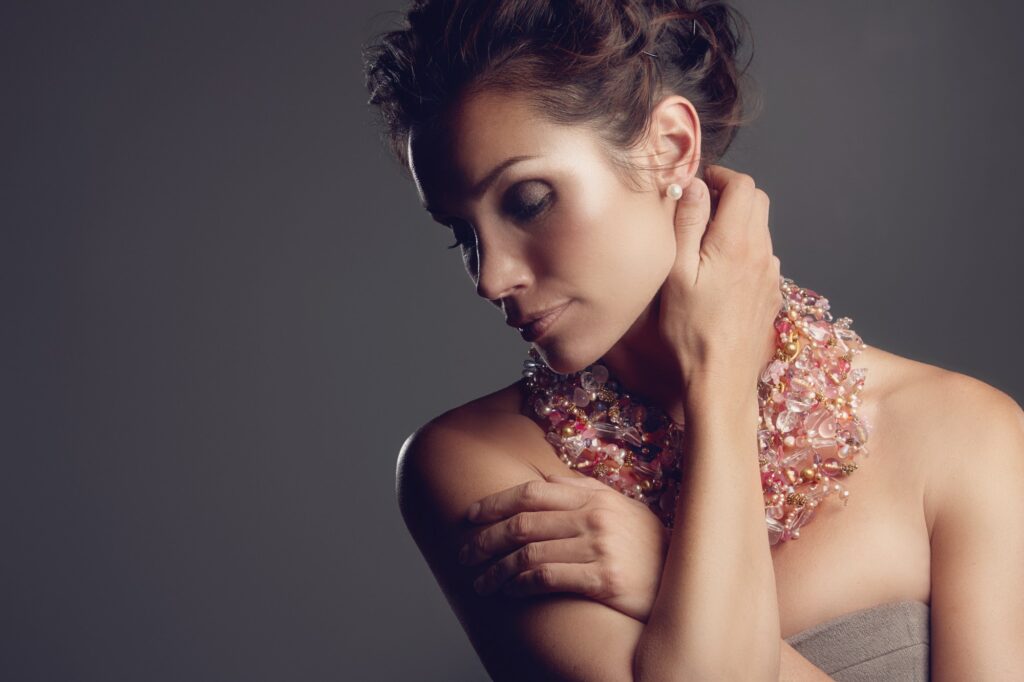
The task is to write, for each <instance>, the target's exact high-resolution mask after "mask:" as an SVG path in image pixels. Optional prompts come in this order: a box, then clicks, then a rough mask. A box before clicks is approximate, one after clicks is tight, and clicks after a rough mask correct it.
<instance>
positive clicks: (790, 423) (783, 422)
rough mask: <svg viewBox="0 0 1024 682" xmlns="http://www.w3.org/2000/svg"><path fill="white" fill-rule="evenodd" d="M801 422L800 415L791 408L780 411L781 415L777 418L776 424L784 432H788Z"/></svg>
mask: <svg viewBox="0 0 1024 682" xmlns="http://www.w3.org/2000/svg"><path fill="white" fill-rule="evenodd" d="M799 422H800V415H799V414H797V413H796V412H793V411H791V410H783V411H782V412H780V413H779V416H778V417H777V418H776V419H775V426H776V427H777V428H778V429H779V431H781V432H782V433H788V432H790V431H792V430H793V429H794V428H795V427H796V425H797V424H798V423H799Z"/></svg>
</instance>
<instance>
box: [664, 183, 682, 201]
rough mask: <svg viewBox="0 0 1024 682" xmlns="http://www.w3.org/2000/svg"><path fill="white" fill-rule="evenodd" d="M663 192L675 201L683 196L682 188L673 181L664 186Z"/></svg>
mask: <svg viewBox="0 0 1024 682" xmlns="http://www.w3.org/2000/svg"><path fill="white" fill-rule="evenodd" d="M665 194H667V195H668V197H669V198H670V199H675V200H676V201H679V199H681V198H682V196H683V188H682V187H680V186H679V185H678V184H676V183H674V182H673V183H672V184H671V185H669V186H668V187H666V188H665Z"/></svg>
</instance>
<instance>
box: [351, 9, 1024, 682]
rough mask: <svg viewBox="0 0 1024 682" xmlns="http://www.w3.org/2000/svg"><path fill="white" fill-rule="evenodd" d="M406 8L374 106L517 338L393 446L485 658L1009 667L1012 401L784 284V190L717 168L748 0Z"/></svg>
mask: <svg viewBox="0 0 1024 682" xmlns="http://www.w3.org/2000/svg"><path fill="white" fill-rule="evenodd" d="M407 19H408V26H407V27H406V28H404V29H403V30H399V31H395V32H392V33H389V34H387V35H385V36H384V37H383V38H382V40H381V41H380V43H379V44H377V45H375V46H374V47H372V48H371V49H370V50H368V52H367V60H368V61H367V82H368V86H369V88H370V91H371V102H372V103H373V104H375V105H377V106H378V107H380V109H381V111H382V114H383V120H384V122H385V124H386V126H387V127H386V132H387V135H388V140H389V142H390V144H391V146H392V149H393V151H394V152H395V154H396V156H397V157H398V159H399V160H400V161H401V162H402V163H403V164H404V166H405V167H406V168H407V169H408V170H409V172H410V175H411V176H412V178H413V180H414V181H415V184H416V186H417V190H418V191H419V193H420V196H421V198H422V199H423V201H424V205H425V207H426V209H427V210H428V211H429V212H430V213H431V215H432V216H433V218H434V219H435V220H437V221H438V222H440V223H442V224H444V225H447V226H448V227H450V228H451V229H452V231H453V233H454V236H455V238H456V240H457V244H458V246H459V247H460V248H461V249H462V255H463V260H464V264H465V267H466V269H467V271H468V272H469V274H470V276H471V277H472V279H473V281H474V283H475V285H476V289H477V293H478V294H479V295H480V296H482V297H484V298H486V299H487V300H488V301H490V302H491V303H493V304H495V305H496V306H498V307H500V308H501V309H502V310H503V311H504V314H505V316H506V318H507V320H508V323H509V324H510V325H512V326H515V327H517V328H520V331H521V333H522V335H523V337H524V339H525V340H527V341H528V342H529V343H530V344H531V352H532V355H531V357H530V358H529V359H528V360H527V362H526V363H525V365H524V377H523V378H522V380H520V381H517V382H515V383H513V384H511V385H509V386H507V387H505V388H503V389H501V390H499V391H496V392H494V393H492V394H489V395H486V396H483V397H481V398H479V399H476V400H473V401H471V402H469V403H467V404H465V405H462V406H459V407H457V408H454V409H451V410H449V411H447V412H445V413H444V414H442V415H441V416H439V417H437V418H435V419H433V420H431V421H430V422H429V423H428V424H426V425H424V426H423V427H422V428H420V429H418V430H417V432H416V433H415V434H413V435H412V436H411V437H410V438H409V440H408V441H407V442H406V443H405V446H404V447H403V450H402V453H401V456H400V461H399V477H398V491H399V502H400V505H401V509H402V513H403V517H404V519H405V521H406V523H407V525H408V528H409V531H410V532H411V534H412V535H413V537H414V538H415V540H416V542H417V544H418V545H419V547H420V549H421V551H422V552H423V554H424V557H425V558H426V560H427V562H428V563H429V565H430V567H431V569H432V571H433V572H434V575H435V576H436V578H437V580H438V582H439V584H440V586H441V588H442V589H443V590H444V592H445V594H446V596H447V598H448V600H449V602H450V604H451V605H452V608H453V609H454V611H455V613H456V614H457V616H458V617H459V619H460V621H461V623H462V624H463V627H464V628H465V630H466V632H467V634H468V635H469V637H470V640H471V641H472V643H473V646H474V647H475V649H476V651H477V652H478V654H479V655H480V657H481V660H482V661H483V663H484V665H485V666H486V668H487V670H488V671H489V673H490V674H491V675H492V676H493V677H494V678H495V679H531V680H532V679H559V680H577V679H578V680H632V679H642V680H647V679H681V680H689V679H715V680H718V679H740V680H755V679H763V680H777V679H786V680H793V679H800V680H804V679H806V680H815V679H830V678H829V676H828V675H830V674H831V675H834V676H835V677H834V679H923V678H926V677H927V676H928V675H929V667H930V674H931V676H932V678H933V679H940V680H941V679H950V680H962V679H1013V678H1019V677H1020V676H1021V675H1024V655H1022V653H1021V650H1020V647H1019V644H1020V642H1021V641H1024V615H1022V614H1024V580H1022V579H1021V578H1022V577H1024V575H1022V571H1021V568H1020V567H1021V566H1024V533H1021V524H1022V522H1021V519H1022V518H1024V501H1022V499H1024V498H1022V496H1021V494H1020V492H1021V490H1022V489H1024V414H1022V412H1021V409H1020V407H1019V406H1018V405H1017V404H1016V403H1015V402H1014V401H1013V400H1012V399H1011V398H1010V397H1009V396H1007V395H1005V394H1003V393H1001V392H999V391H998V390H996V389H994V388H992V387H990V386H988V385H986V384H983V383H982V382H980V381H977V380H975V379H972V378H970V377H967V376H964V375H960V374H956V373H953V372H949V371H946V370H943V369H940V368H937V367H932V366H928V365H925V364H922V363H918V362H915V361H912V360H909V359H906V358H902V357H898V356H896V355H893V354H890V353H886V352H884V351H882V350H880V349H877V348H873V347H865V346H863V345H862V344H861V342H860V338H859V337H858V336H857V334H856V332H854V331H853V329H851V328H850V320H849V319H848V318H841V319H835V318H833V317H832V315H831V313H829V311H828V301H827V299H826V298H824V297H822V296H820V295H818V294H816V293H815V292H813V291H811V290H810V289H807V288H802V287H800V286H798V285H796V284H795V283H793V282H792V281H791V280H788V279H786V278H782V277H781V276H780V263H779V260H778V258H776V257H775V256H774V255H773V253H772V247H771V238H770V234H769V230H768V197H767V196H766V195H765V193H764V192H763V191H762V190H760V189H758V188H757V187H756V185H755V183H754V181H753V179H752V178H751V177H749V176H747V175H745V174H742V173H737V172H735V171H732V170H729V169H726V168H723V167H721V166H716V165H712V164H713V162H714V161H716V160H717V159H718V158H720V157H721V156H722V154H723V153H724V152H725V151H726V149H727V148H728V146H729V143H730V142H731V140H732V138H733V136H734V135H735V132H736V129H737V126H739V125H740V124H741V123H742V121H743V116H742V111H743V106H742V105H743V102H742V98H741V94H740V93H741V89H740V78H741V76H742V70H741V69H740V68H739V67H738V65H737V64H736V55H737V52H738V49H739V46H740V39H739V35H738V31H737V27H738V26H739V20H740V17H739V15H738V14H737V13H736V12H735V10H733V9H732V8H730V7H728V6H727V5H726V4H725V3H721V2H712V3H699V4H696V3H692V2H684V1H682V0H645V1H642V0H620V1H612V0H607V1H598V0H591V1H589V2H583V1H578V2H557V3H556V2H548V1H542V0H495V1H493V2H486V3H485V2H460V1H456V0H447V1H432V0H421V1H419V2H416V3H414V6H413V7H412V9H410V10H409V12H408V15H407ZM868 441H870V450H871V454H872V456H871V458H870V459H867V458H866V455H867V449H868ZM929 625H930V628H929ZM929 632H930V637H929Z"/></svg>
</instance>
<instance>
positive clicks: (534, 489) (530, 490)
mask: <svg viewBox="0 0 1024 682" xmlns="http://www.w3.org/2000/svg"><path fill="white" fill-rule="evenodd" d="M519 490H520V492H519V499H520V500H522V501H523V502H527V503H529V502H537V501H539V500H540V499H541V496H542V495H543V491H544V485H543V483H542V482H541V481H529V482H527V483H526V484H525V485H524V486H523V487H522V488H520V489H519Z"/></svg>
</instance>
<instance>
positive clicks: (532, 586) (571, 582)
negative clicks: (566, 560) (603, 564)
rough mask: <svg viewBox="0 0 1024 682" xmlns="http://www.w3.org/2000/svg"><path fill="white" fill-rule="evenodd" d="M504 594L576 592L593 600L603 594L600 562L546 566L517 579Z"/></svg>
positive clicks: (503, 590)
mask: <svg viewBox="0 0 1024 682" xmlns="http://www.w3.org/2000/svg"><path fill="white" fill-rule="evenodd" d="M501 591H502V592H503V593H505V594H506V595H508V596H510V597H526V596H529V595H534V594H550V593H552V592H575V593H577V594H582V595H584V596H587V597H593V596H595V595H599V594H600V593H601V575H600V569H599V568H598V565H597V562H590V563H587V564H559V563H552V564H544V565H543V566H539V567H538V568H535V569H533V570H530V571H525V572H524V573H520V574H519V575H517V576H515V577H514V578H512V579H511V580H509V581H508V582H506V583H505V585H504V587H502V590H501Z"/></svg>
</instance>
